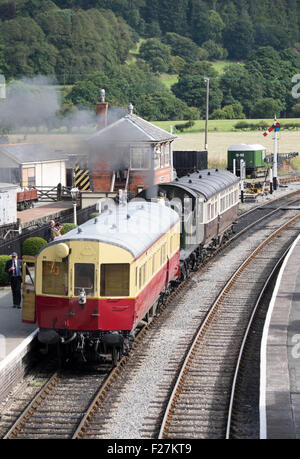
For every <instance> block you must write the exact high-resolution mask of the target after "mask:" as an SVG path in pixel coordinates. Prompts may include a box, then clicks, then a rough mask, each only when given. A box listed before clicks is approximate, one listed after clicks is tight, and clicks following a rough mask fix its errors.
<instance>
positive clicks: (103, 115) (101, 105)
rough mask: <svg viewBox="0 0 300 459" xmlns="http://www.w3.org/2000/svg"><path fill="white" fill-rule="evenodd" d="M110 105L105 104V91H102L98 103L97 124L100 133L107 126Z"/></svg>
mask: <svg viewBox="0 0 300 459" xmlns="http://www.w3.org/2000/svg"><path fill="white" fill-rule="evenodd" d="M107 112H108V103H107V102H105V89H101V90H100V93H99V102H98V103H97V120H98V121H97V124H98V131H100V130H101V129H103V128H105V127H106V126H107Z"/></svg>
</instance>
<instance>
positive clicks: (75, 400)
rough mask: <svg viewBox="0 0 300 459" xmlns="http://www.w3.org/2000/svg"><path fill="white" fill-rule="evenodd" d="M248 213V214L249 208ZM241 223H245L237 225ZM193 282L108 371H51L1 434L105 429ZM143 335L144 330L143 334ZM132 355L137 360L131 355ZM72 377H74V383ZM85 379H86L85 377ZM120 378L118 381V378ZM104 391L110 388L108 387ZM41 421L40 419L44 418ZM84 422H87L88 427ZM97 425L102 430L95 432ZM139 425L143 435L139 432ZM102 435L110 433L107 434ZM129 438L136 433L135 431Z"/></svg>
mask: <svg viewBox="0 0 300 459" xmlns="http://www.w3.org/2000/svg"><path fill="white" fill-rule="evenodd" d="M299 199H300V198H298V199H297V198H294V197H292V198H289V199H285V201H284V203H282V204H281V206H278V207H282V206H283V205H284V206H285V207H286V206H288V205H291V204H294V203H295V202H297V201H299ZM273 206H274V204H273ZM266 207H267V206H266ZM266 207H265V209H264V214H265V215H264V217H263V219H262V220H266V218H267V219H271V218H272V216H274V214H276V213H278V212H279V211H280V209H278V208H276V209H274V208H273V209H268V210H266ZM253 212H254V211H253ZM279 213H280V212H279ZM283 213H284V212H283ZM248 214H249V215H250V212H249V213H248ZM253 216H254V214H253V213H252V217H253ZM262 220H261V221H262ZM245 221H246V220H244V222H245ZM256 223H257V222H256ZM252 224H253V222H252ZM242 226H244V227H243V228H242ZM245 227H247V228H249V222H248V223H247V224H245V223H244V224H243V225H241V228H240V231H239V233H238V234H236V235H235V236H234V238H233V240H238V236H241V235H242V234H244V233H245V232H246V229H245ZM200 271H201V270H200ZM220 283H221V281H220ZM222 283H223V281H222ZM193 284H194V285H193ZM194 286H195V281H194V280H193V279H190V280H188V281H187V282H186V283H185V284H181V286H180V287H179V288H178V289H177V290H176V292H174V293H173V294H172V296H171V297H170V299H169V301H168V303H171V309H170V310H169V311H168V309H169V308H167V309H166V310H165V311H164V312H163V314H162V316H163V317H161V318H157V321H158V322H157V321H156V320H155V322H156V323H155V327H153V328H152V325H151V324H150V325H149V326H148V327H147V328H145V329H144V330H143V332H142V333H141V335H140V337H139V338H138V340H137V342H136V343H135V346H134V347H135V348H136V352H134V351H135V349H133V351H132V353H131V354H130V356H128V357H124V358H123V359H122V361H121V362H120V364H119V365H118V367H117V368H116V369H114V370H113V371H111V372H109V371H108V370H107V371H106V372H105V374H103V375H102V376H101V377H100V375H99V373H98V372H96V373H94V374H93V373H91V374H89V375H87V374H84V372H83V374H78V373H77V374H73V375H72V374H69V375H67V374H65V375H63V374H58V375H56V377H54V379H55V381H56V382H55V384H54V385H53V387H52V388H51V389H50V386H51V384H49V387H47V386H48V384H45V385H44V387H43V390H41V391H40V393H39V394H38V397H37V400H34V401H32V402H28V403H27V404H26V408H25V410H26V413H22V414H21V416H20V419H19V420H15V422H14V426H13V428H10V429H9V431H8V432H7V433H6V435H5V436H4V438H15V437H16V436H17V438H24V437H25V438H49V437H50V438H78V437H88V438H95V437H98V436H99V438H103V436H104V437H105V435H110V434H109V433H106V432H107V430H105V429H106V427H105V425H106V424H109V422H110V421H109V417H108V416H107V411H108V409H109V410H110V408H112V407H114V405H115V404H116V403H117V402H116V401H115V400H117V399H118V397H119V396H120V394H121V393H122V392H123V391H124V388H125V387H126V384H128V381H129V380H130V378H132V376H134V375H135V374H137V373H138V370H137V368H138V367H139V365H140V366H141V364H140V363H139V362H140V359H143V356H144V357H145V358H146V355H147V352H145V350H144V348H145V346H147V344H149V345H151V344H152V337H151V336H152V335H153V334H154V335H158V334H160V333H161V330H162V328H161V327H163V326H164V322H165V320H167V319H168V317H169V316H171V315H172V306H173V305H172V303H174V304H175V305H176V304H178V307H180V305H181V304H182V302H183V301H184V296H185V294H186V291H188V290H189V289H191V288H192V289H193V288H194ZM169 306H170V304H169ZM206 310H207V306H204V307H203V310H201V311H200V313H199V312H197V314H196V315H195V317H194V318H193V321H192V322H193V327H192V328H191V330H190V331H188V332H187V333H186V334H185V336H184V339H181V340H180V342H179V344H178V336H176V338H175V339H176V341H177V344H178V352H179V353H180V355H181V356H182V355H183V354H184V353H185V350H186V347H187V343H188V342H190V341H191V340H192V337H193V335H194V330H195V327H196V323H199V320H200V321H201V320H202V318H203V315H204V314H205V313H206ZM167 311H168V312H167ZM160 323H161V325H160ZM147 329H148V330H151V329H152V330H153V331H151V332H150V337H148V334H147V333H146V332H147ZM143 335H145V336H144V337H143ZM142 338H143V339H142ZM135 359H136V361H134V360H135ZM181 359H182V357H180V358H177V357H175V356H174V359H173V360H174V362H173V363H171V367H173V369H172V372H175V371H176V370H177V367H178V362H180V360H181ZM76 380H78V384H77V383H76ZM84 380H86V381H85V382H84ZM68 381H69V382H68ZM120 381H122V382H121V383H120ZM168 385H169V383H164V382H162V384H161V388H162V390H163V392H165V391H166V390H167V391H169V389H168V387H169V386H168ZM167 386H168V387H167ZM116 388H117V389H116ZM108 391H112V393H113V394H115V395H112V396H111V395H110V397H109V400H108V397H107V396H106V394H107V393H108ZM68 393H70V394H71V397H69V396H68ZM109 393H110V394H111V392H109ZM51 394H52V395H51ZM82 394H84V397H82ZM83 399H84V400H83ZM57 402H58V403H57ZM56 405H57V406H56ZM164 405H165V402H162V403H159V408H158V409H157V403H156V402H154V411H155V414H154V416H150V424H151V425H152V424H154V428H152V433H150V437H151V436H152V438H153V436H157V419H159V418H161V411H162V408H161V406H164ZM25 410H24V411H25ZM105 413H106V414H105ZM15 417H16V416H15ZM13 418H14V416H11V419H13ZM152 418H153V419H152ZM95 420H96V421H95ZM41 421H43V424H42V423H41ZM95 422H96V424H95ZM89 425H90V427H88V426H89ZM95 425H96V427H95ZM144 425H145V423H144V424H143V427H141V428H139V431H140V433H141V435H142V436H146V437H149V434H148V431H149V429H148V427H147V426H146V428H144ZM0 428H1V425H0ZM150 430H151V429H150ZM100 431H101V433H99V432H100ZM144 431H145V432H146V435H144V433H143V432H144ZM0 432H1V430H0ZM107 438H111V437H109V436H108V437H107ZM133 438H136V436H134V437H133Z"/></svg>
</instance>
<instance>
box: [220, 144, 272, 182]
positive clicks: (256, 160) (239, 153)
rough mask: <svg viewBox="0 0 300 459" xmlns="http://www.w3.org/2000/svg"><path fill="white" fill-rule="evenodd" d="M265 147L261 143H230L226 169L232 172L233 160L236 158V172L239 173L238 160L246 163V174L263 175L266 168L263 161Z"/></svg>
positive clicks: (252, 175) (251, 175)
mask: <svg viewBox="0 0 300 459" xmlns="http://www.w3.org/2000/svg"><path fill="white" fill-rule="evenodd" d="M265 158H266V148H265V147H263V146H262V145H247V144H241V145H232V146H230V147H229V148H228V150H227V169H228V170H229V171H231V172H233V160H234V159H235V160H236V173H237V175H240V161H241V159H243V160H244V161H245V163H246V176H250V177H259V176H263V175H264V174H265V172H266V170H267V164H266V162H265Z"/></svg>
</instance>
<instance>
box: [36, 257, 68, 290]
mask: <svg viewBox="0 0 300 459" xmlns="http://www.w3.org/2000/svg"><path fill="white" fill-rule="evenodd" d="M42 292H43V293H45V294H46V295H67V294H68V263H60V262H56V261H43V287H42Z"/></svg>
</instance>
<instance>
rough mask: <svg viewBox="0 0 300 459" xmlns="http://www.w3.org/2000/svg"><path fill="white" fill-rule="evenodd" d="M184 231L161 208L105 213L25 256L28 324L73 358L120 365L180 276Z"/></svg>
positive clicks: (141, 206)
mask: <svg viewBox="0 0 300 459" xmlns="http://www.w3.org/2000/svg"><path fill="white" fill-rule="evenodd" d="M179 232H180V220H179V217H178V215H177V213H176V212H174V211H173V210H172V209H170V208H167V207H165V206H162V205H160V204H157V203H149V202H144V203H141V202H131V203H129V204H128V205H127V204H126V205H124V206H118V207H117V208H116V209H115V211H114V212H112V211H111V210H106V211H105V212H103V213H102V214H101V215H100V216H99V217H97V218H96V219H93V220H89V221H88V222H86V223H85V224H83V225H81V226H80V227H79V228H77V229H74V230H72V231H70V232H69V233H67V234H65V235H64V236H62V237H60V238H58V239H57V240H55V241H54V242H52V243H50V244H47V245H46V246H45V247H44V248H42V249H41V251H40V252H39V253H38V255H37V257H36V258H35V259H33V258H31V257H25V258H24V260H23V278H24V282H23V284H24V285H23V294H24V299H23V321H24V322H35V321H37V324H38V326H39V328H40V330H39V335H38V338H39V340H40V341H41V342H42V343H45V344H55V343H57V344H59V346H60V347H62V348H63V349H65V350H67V353H68V354H70V353H74V352H80V353H81V355H82V357H83V358H84V359H86V360H95V359H99V358H101V357H103V355H104V354H107V353H110V352H111V353H112V355H113V360H116V355H117V354H118V353H119V351H125V350H126V349H127V347H128V340H129V339H130V337H131V336H134V331H135V329H136V327H137V326H138V325H139V323H141V321H143V320H144V319H146V320H148V318H149V316H151V315H152V314H155V309H156V306H157V302H158V299H159V297H160V295H161V293H162V292H164V291H165V289H167V288H168V285H169V284H170V283H171V282H172V281H173V280H176V279H177V278H178V276H179V275H180V268H179V252H180V234H179ZM33 262H34V264H35V267H34V268H33V266H32V265H31V266H30V263H33ZM34 273H35V279H34Z"/></svg>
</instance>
